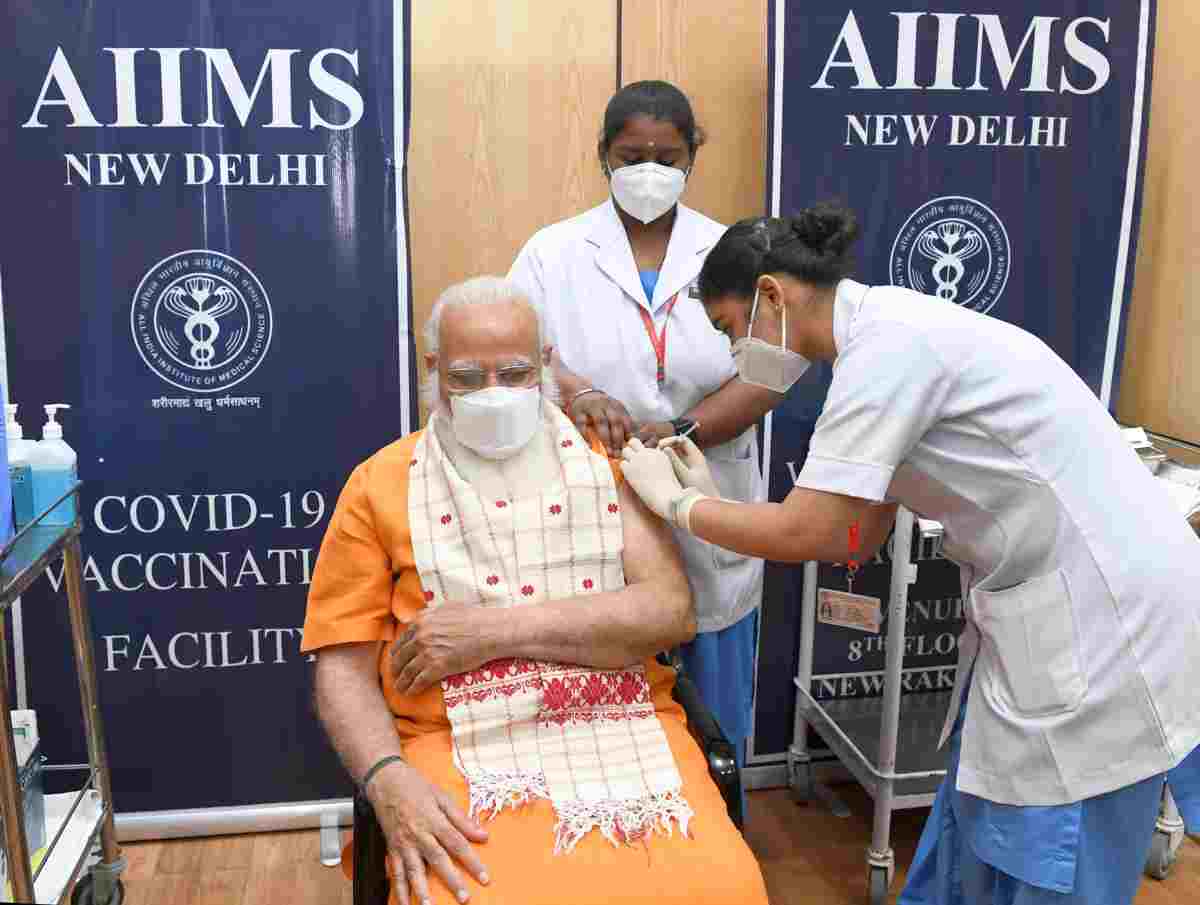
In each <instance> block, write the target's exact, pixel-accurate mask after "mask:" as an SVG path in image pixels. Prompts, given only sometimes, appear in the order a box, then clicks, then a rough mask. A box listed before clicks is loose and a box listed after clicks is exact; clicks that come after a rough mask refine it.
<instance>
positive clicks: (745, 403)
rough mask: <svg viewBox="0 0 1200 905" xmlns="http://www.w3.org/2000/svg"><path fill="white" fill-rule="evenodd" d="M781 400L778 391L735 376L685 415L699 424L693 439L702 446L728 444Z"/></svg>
mask: <svg viewBox="0 0 1200 905" xmlns="http://www.w3.org/2000/svg"><path fill="white" fill-rule="evenodd" d="M782 399H783V397H782V396H780V395H779V394H778V393H772V392H771V391H770V390H764V389H763V388H762V387H756V386H751V385H750V384H748V383H742V381H741V380H740V379H739V378H737V377H735V378H733V379H732V380H730V381H729V382H727V383H726V384H725V385H724V386H722V387H721V389H719V390H717V391H716V392H715V393H712V394H711V395H709V396H707V397H706V398H704V399H703V400H701V402H700V404H699V405H697V406H696V407H695V408H694V409H692V410H691V411H689V412H687V413H686V414H685V415H684V417H685V418H688V419H690V420H692V421H695V422H697V423H698V424H699V425H700V426H699V427H697V428H696V430H695V432H694V433H693V434H692V442H693V443H695V444H696V445H697V446H699V447H700V448H701V449H707V448H708V447H710V446H718V445H720V444H722V443H727V442H728V441H730V440H732V439H733V438H735V437H738V436H741V435H742V434H743V433H744V432H745V431H746V429H747V428H749V427H750V426H751V425H753V424H756V423H758V420H759V419H760V418H762V416H763V415H765V414H766V413H767V412H769V411H771V409H773V408H774V407H775V406H777V405H779V403H780V401H781V400H782Z"/></svg>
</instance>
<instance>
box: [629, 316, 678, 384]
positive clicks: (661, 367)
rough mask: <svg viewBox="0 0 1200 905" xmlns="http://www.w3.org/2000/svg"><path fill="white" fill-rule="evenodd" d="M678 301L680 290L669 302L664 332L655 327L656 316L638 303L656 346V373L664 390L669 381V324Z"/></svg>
mask: <svg viewBox="0 0 1200 905" xmlns="http://www.w3.org/2000/svg"><path fill="white" fill-rule="evenodd" d="M677 301H679V293H678V292H676V293H675V294H674V295H673V296H671V301H669V302H667V313H666V315H665V316H664V318H663V328H662V333H659V332H658V331H657V330H655V329H654V318H653V316H652V315H651V314H650V312H649V311H647V310H646V309H645V308H643V307H642V306H641V305H638V314H640V315H641V316H642V323H643V324H645V326H646V335H647V336H649V337H650V345H652V346H653V347H654V357H655V359H657V362H658V368H657V370H656V371H655V375H656V376H657V378H658V388H659V390H662V388H663V385H664V384H666V382H667V324H668V323H670V321H671V311H672V310H673V309H674V307H675V303H676V302H677Z"/></svg>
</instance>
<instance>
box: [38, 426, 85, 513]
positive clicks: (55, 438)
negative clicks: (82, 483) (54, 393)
mask: <svg viewBox="0 0 1200 905" xmlns="http://www.w3.org/2000/svg"><path fill="white" fill-rule="evenodd" d="M44 408H45V409H46V424H45V425H44V426H43V428H42V442H41V443H38V444H37V445H36V446H34V449H33V456H32V461H31V462H30V467H31V470H32V472H33V507H34V509H35V510H36V511H37V512H43V511H45V510H46V509H49V508H50V506H51V505H53V504H54V501H55V500H57V499H58V498H59V497H61V496H62V495H63V494H64V493H66V492H67V491H68V490H70V489H71V488H72V487H74V486H75V483H76V481H78V479H79V477H78V475H79V471H78V457H77V456H76V455H75V450H73V449H71V447H70V446H68V445H67V443H66V441H65V440H63V429H62V425H61V424H59V423H58V421H57V420H55V419H56V416H57V414H58V410H59V409H69V408H70V406H69V405H63V404H62V403H55V404H53V405H47V406H45V407H44ZM75 516H76V507H75V498H74V497H73V496H72V497H68V498H67V499H65V500H63V501H62V502H61V503H59V505H58V506H56V507H55V508H54V511H53V512H51V513H50V514H49V515H47V516H46V517H45V518H44V519H42V521H41V524H43V525H55V526H62V525H70V524H73V523H74V521H75Z"/></svg>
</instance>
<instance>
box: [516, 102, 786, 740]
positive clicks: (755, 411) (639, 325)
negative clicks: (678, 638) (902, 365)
mask: <svg viewBox="0 0 1200 905" xmlns="http://www.w3.org/2000/svg"><path fill="white" fill-rule="evenodd" d="M702 141H703V137H702V134H701V131H700V129H699V128H698V127H697V125H696V120H695V116H694V115H693V113H692V107H691V104H690V103H689V102H688V99H687V97H686V96H684V94H683V93H682V92H681V91H680V90H679V89H678V88H676V87H674V86H673V85H670V84H668V83H666V82H658V81H648V82H635V83H633V84H630V85H628V86H626V87H625V88H623V89H621V90H620V91H618V92H617V93H616V95H614V96H613V98H612V99H611V100H610V101H609V104H608V108H607V109H606V111H605V113H604V122H603V129H602V133H601V137H600V143H599V148H598V150H599V155H600V164H601V166H602V168H603V170H604V173H605V175H606V176H607V177H608V179H609V181H610V186H611V197H610V198H609V199H608V200H607V201H605V202H604V203H603V204H601V205H600V206H599V207H596V208H593V209H591V210H589V211H586V212H584V213H582V214H580V215H578V216H576V217H573V218H572V219H570V220H565V221H563V222H561V223H555V224H553V225H551V226H548V227H545V228H544V229H542V230H540V231H539V232H538V233H536V234H535V235H534V236H533V237H532V238H531V239H530V240H529V241H528V242H527V243H526V245H525V247H524V248H523V249H522V250H521V252H520V254H519V255H518V256H517V259H516V262H515V263H514V264H513V266H512V270H511V272H510V273H509V278H510V279H512V280H513V281H514V282H516V283H517V284H518V285H519V286H521V288H523V289H524V290H525V291H526V292H527V293H528V294H529V296H530V298H531V299H532V300H533V301H534V303H535V304H538V305H539V306H540V307H541V308H542V310H543V312H544V314H545V319H546V330H547V334H548V339H547V342H548V343H550V344H551V345H553V346H554V350H555V352H554V371H555V376H556V378H557V380H558V383H559V387H560V388H561V390H562V394H563V401H564V403H565V404H566V406H567V409H568V413H569V414H570V415H571V417H572V418H573V419H574V420H575V422H576V424H578V425H579V427H580V428H581V429H583V428H587V427H590V428H592V429H594V430H595V431H596V432H597V433H598V434H599V435H600V437H601V439H602V440H603V441H604V443H605V444H606V445H607V446H608V448H609V449H610V451H612V452H613V453H614V454H619V453H620V450H621V448H622V447H623V446H624V445H625V441H626V439H628V438H629V437H631V436H633V434H634V433H635V432H636V434H637V436H638V437H639V438H640V439H641V440H642V441H645V442H648V443H650V444H651V445H653V444H654V443H655V442H657V440H659V439H662V438H665V437H668V436H671V435H673V434H676V433H681V432H683V431H686V430H687V429H688V428H689V427H692V426H693V425H695V430H694V432H693V434H692V438H693V439H694V440H695V442H696V444H697V445H698V446H699V447H701V448H704V449H705V450H706V451H707V454H708V457H709V461H710V462H711V463H712V473H713V476H714V478H715V480H716V482H717V485H718V486H719V487H720V488H721V492H722V494H723V495H724V496H726V497H727V498H729V499H737V500H744V501H752V500H757V499H760V498H762V496H763V487H762V479H761V475H760V472H759V465H758V455H757V443H756V439H755V429H754V424H755V423H756V422H757V421H758V419H759V418H760V417H762V415H763V414H765V413H766V412H767V411H768V410H769V409H771V408H772V407H773V406H774V405H775V404H776V403H777V402H778V398H777V397H776V395H775V394H774V393H772V392H770V391H767V390H765V389H763V388H761V387H755V386H750V385H747V384H745V383H743V382H742V381H741V380H739V379H738V378H737V370H736V369H735V368H734V364H733V358H732V355H731V354H730V346H729V341H728V339H726V337H725V336H723V335H722V334H721V333H719V332H718V331H717V330H715V329H714V328H713V326H712V324H711V323H710V322H709V319H708V317H707V315H706V314H705V311H704V308H703V306H702V305H701V304H700V302H699V299H698V293H697V290H696V278H697V276H698V275H699V273H700V266H701V264H703V263H704V256H705V255H706V254H707V253H708V251H709V249H711V248H712V247H713V245H714V244H716V242H717V240H718V239H719V238H720V237H721V234H722V233H723V232H724V231H725V228H724V227H723V226H722V225H721V224H719V223H716V222H714V221H713V220H710V219H709V218H708V217H705V216H704V215H703V214H700V213H698V212H697V211H694V210H691V209H690V208H688V207H685V206H684V205H682V204H680V203H679V197H680V195H681V194H682V193H683V190H684V188H685V186H686V184H687V179H688V177H689V175H690V174H691V173H692V172H693V171H694V168H695V163H696V152H697V150H698V149H699V147H700V144H701V143H702ZM677 536H678V538H679V541H680V546H681V547H682V552H683V558H684V564H685V566H686V568H687V573H688V579H689V581H690V582H691V585H692V591H693V596H694V599H695V603H696V615H697V621H698V624H699V634H698V635H697V637H696V640H695V641H693V642H692V643H690V644H688V645H685V647H684V648H683V650H682V655H683V660H684V664H685V667H686V668H687V670H688V673H689V675H690V676H691V677H692V678H693V679H694V680H695V682H696V684H697V687H698V688H699V689H700V694H701V696H702V697H703V698H704V700H705V702H706V703H707V704H708V706H709V707H710V708H711V709H712V710H713V712H714V713H715V714H716V717H717V720H718V721H719V722H720V724H721V728H722V729H724V731H725V733H726V735H727V736H728V737H729V739H730V741H732V742H733V743H734V744H735V746H736V748H737V750H738V757H739V761H741V759H742V757H743V749H744V747H745V746H744V742H745V739H746V737H747V736H748V734H749V732H750V718H751V712H750V711H751V701H752V694H753V681H754V676H753V663H754V639H755V628H756V622H755V617H756V611H757V609H758V606H759V603H760V602H761V599H762V574H763V565H762V562H761V561H760V560H757V559H754V558H747V557H744V556H741V555H740V554H736V553H731V552H729V551H727V550H723V549H720V548H717V547H712V546H710V545H708V544H705V543H703V542H700V541H697V540H696V539H695V538H693V537H691V536H690V535H688V534H687V533H686V532H677Z"/></svg>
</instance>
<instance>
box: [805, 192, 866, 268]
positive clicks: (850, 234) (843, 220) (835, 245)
mask: <svg viewBox="0 0 1200 905" xmlns="http://www.w3.org/2000/svg"><path fill="white" fill-rule="evenodd" d="M790 225H791V229H792V233H793V234H794V235H795V236H796V238H798V239H799V240H800V241H801V242H803V243H804V244H805V245H807V246H808V247H809V248H810V249H812V251H813V252H814V254H816V255H818V256H822V257H823V256H825V255H831V256H833V257H841V256H842V255H843V254H845V252H846V250H847V249H848V248H849V247H850V246H851V245H853V244H854V240H855V239H857V238H858V234H859V229H858V220H857V219H856V218H855V216H854V213H853V211H851V210H849V209H848V208H845V207H842V206H841V205H840V204H838V203H837V202H833V201H824V202H821V203H820V204H815V205H813V206H812V207H810V208H807V209H805V210H802V211H800V213H798V214H796V215H795V216H794V217H792V218H791V220H790Z"/></svg>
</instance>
